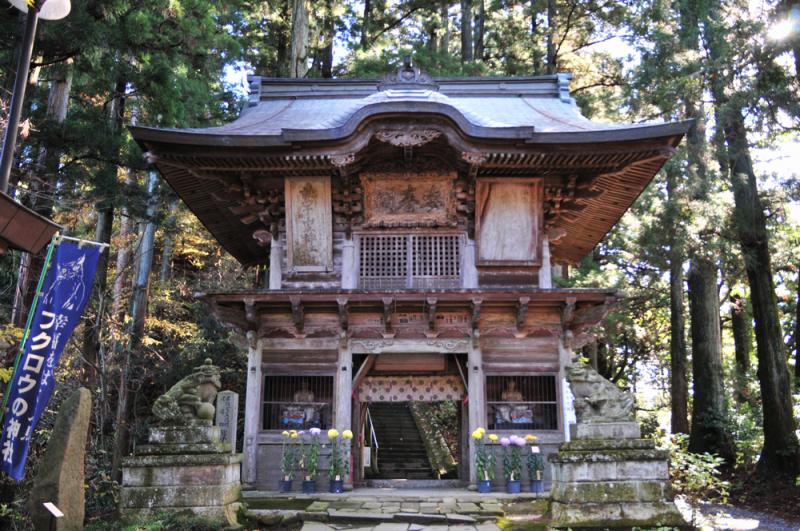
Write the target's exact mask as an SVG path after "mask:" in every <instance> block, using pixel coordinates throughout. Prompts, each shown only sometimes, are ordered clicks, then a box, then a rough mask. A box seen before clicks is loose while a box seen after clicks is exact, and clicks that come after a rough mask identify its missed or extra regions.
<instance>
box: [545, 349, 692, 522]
mask: <svg viewBox="0 0 800 531" xmlns="http://www.w3.org/2000/svg"><path fill="white" fill-rule="evenodd" d="M567 380H568V381H569V382H570V384H571V386H572V393H573V395H574V396H575V413H576V416H577V419H578V423H577V424H574V425H572V426H571V438H572V440H571V442H568V443H564V444H562V445H561V448H560V449H559V451H558V453H557V454H553V455H550V457H549V459H550V462H551V463H552V467H553V483H552V487H551V491H550V497H551V502H550V518H551V524H550V525H551V526H552V527H555V528H572V529H581V528H605V527H608V526H609V525H610V524H612V523H613V525H614V526H625V527H647V528H649V527H659V526H672V527H684V526H686V523H685V521H684V519H683V517H682V516H681V513H680V512H679V511H678V509H677V507H676V506H675V503H674V498H673V495H672V492H671V489H670V486H669V481H668V479H669V478H668V456H667V453H666V452H665V451H661V450H656V448H655V441H653V440H650V439H642V438H641V430H640V427H639V424H638V423H637V422H636V421H635V420H634V418H633V396H631V394H630V393H627V392H625V391H623V390H622V389H620V388H619V387H617V386H616V385H614V384H612V383H611V382H609V381H608V380H606V379H605V378H603V377H602V376H600V375H599V374H598V373H597V372H596V371H595V370H594V369H592V368H591V367H589V366H588V365H585V364H583V363H577V362H574V361H573V362H572V364H571V365H569V366H568V367H567Z"/></svg>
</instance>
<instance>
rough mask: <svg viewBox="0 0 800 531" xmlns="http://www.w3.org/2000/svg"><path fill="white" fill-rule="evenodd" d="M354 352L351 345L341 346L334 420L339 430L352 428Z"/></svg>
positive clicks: (337, 370) (337, 368) (337, 369)
mask: <svg viewBox="0 0 800 531" xmlns="http://www.w3.org/2000/svg"><path fill="white" fill-rule="evenodd" d="M352 402H353V353H352V351H351V350H350V345H349V344H348V343H344V344H343V345H340V346H339V363H338V366H337V367H336V413H335V417H334V419H335V420H334V422H335V425H336V429H338V430H339V431H343V430H352V429H353V426H352V418H351V417H352V407H353V403H352Z"/></svg>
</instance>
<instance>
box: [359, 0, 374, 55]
mask: <svg viewBox="0 0 800 531" xmlns="http://www.w3.org/2000/svg"><path fill="white" fill-rule="evenodd" d="M371 22H372V2H371V1H370V0H364V14H363V15H362V17H361V49H362V50H365V51H366V50H367V49H368V48H369V28H370V26H371V25H372V24H371Z"/></svg>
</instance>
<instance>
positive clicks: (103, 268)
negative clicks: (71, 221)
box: [81, 205, 114, 390]
mask: <svg viewBox="0 0 800 531" xmlns="http://www.w3.org/2000/svg"><path fill="white" fill-rule="evenodd" d="M113 225H114V207H113V206H111V205H108V206H105V207H103V208H101V209H100V211H99V212H98V213H97V226H96V227H95V232H94V238H95V241H98V242H101V243H109V242H110V241H111V230H112V227H113ZM110 254H111V253H110V250H109V249H108V248H106V249H104V250H103V252H102V253H101V254H100V258H99V259H98V260H97V276H96V277H95V288H94V292H93V293H94V294H96V296H97V297H98V298H99V303H98V304H97V313H96V315H95V319H94V322H93V323H92V325H91V326H86V327H85V328H84V332H83V358H84V359H85V360H86V362H87V364H86V366H85V367H84V368H83V371H82V378H81V379H82V381H83V385H84V387H86V388H87V389H91V390H93V389H94V387H95V385H96V382H97V373H98V370H97V369H98V368H99V363H98V360H99V352H100V334H101V331H102V324H103V313H104V312H105V306H106V302H105V301H106V286H107V284H108V261H109V255H110Z"/></svg>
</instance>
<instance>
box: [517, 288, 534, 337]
mask: <svg viewBox="0 0 800 531" xmlns="http://www.w3.org/2000/svg"><path fill="white" fill-rule="evenodd" d="M530 302H531V298H530V297H520V298H519V299H518V300H517V316H516V320H515V329H516V332H515V333H514V337H525V332H524V330H523V328H524V326H525V318H526V317H528V304H529V303H530Z"/></svg>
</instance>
